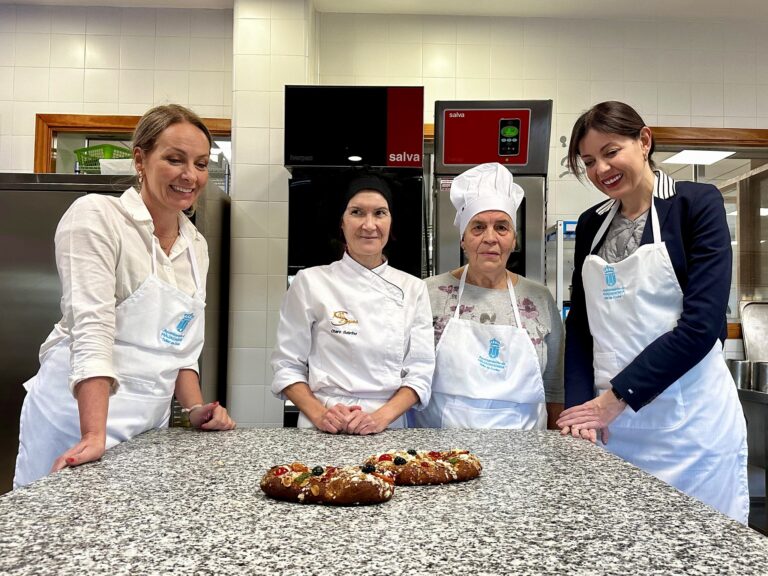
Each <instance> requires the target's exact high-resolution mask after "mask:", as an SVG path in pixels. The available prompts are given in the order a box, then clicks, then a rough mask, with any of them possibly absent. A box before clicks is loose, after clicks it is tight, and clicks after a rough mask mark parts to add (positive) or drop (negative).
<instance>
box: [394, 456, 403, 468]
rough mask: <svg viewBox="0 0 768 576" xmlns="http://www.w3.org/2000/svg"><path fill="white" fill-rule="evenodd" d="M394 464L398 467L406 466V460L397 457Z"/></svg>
mask: <svg viewBox="0 0 768 576" xmlns="http://www.w3.org/2000/svg"><path fill="white" fill-rule="evenodd" d="M394 462H395V464H397V465H398V466H402V465H403V464H405V458H403V457H402V456H395V460H394Z"/></svg>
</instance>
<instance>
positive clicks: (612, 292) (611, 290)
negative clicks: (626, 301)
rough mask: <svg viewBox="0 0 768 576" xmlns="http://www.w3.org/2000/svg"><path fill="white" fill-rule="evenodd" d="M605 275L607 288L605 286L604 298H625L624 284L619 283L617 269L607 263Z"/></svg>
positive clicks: (604, 269)
mask: <svg viewBox="0 0 768 576" xmlns="http://www.w3.org/2000/svg"><path fill="white" fill-rule="evenodd" d="M603 276H604V277H605V285H606V286H607V288H603V300H619V299H621V298H624V286H622V285H617V284H618V279H617V278H616V269H615V268H614V267H613V266H610V265H606V266H605V268H603Z"/></svg>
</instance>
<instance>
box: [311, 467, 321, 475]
mask: <svg viewBox="0 0 768 576" xmlns="http://www.w3.org/2000/svg"><path fill="white" fill-rule="evenodd" d="M323 472H324V470H323V467H322V466H315V467H314V468H312V476H322V474H323Z"/></svg>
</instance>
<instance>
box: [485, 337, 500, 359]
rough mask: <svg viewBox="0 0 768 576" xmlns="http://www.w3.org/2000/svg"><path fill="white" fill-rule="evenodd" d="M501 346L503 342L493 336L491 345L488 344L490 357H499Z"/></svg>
mask: <svg viewBox="0 0 768 576" xmlns="http://www.w3.org/2000/svg"><path fill="white" fill-rule="evenodd" d="M500 346H501V342H499V341H498V340H496V338H491V341H490V346H488V356H489V357H490V358H498V357H499V347H500Z"/></svg>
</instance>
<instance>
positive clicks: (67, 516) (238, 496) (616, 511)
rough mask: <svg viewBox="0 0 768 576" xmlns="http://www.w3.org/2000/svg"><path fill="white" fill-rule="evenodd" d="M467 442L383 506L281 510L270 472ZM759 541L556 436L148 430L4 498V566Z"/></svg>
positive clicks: (497, 563)
mask: <svg viewBox="0 0 768 576" xmlns="http://www.w3.org/2000/svg"><path fill="white" fill-rule="evenodd" d="M453 447H461V448H467V449H469V450H472V451H473V452H475V453H476V454H477V455H478V456H479V457H480V458H481V460H482V462H483V465H484V470H483V475H482V476H481V477H480V478H479V479H477V480H474V481H471V482H467V483H463V484H452V485H447V486H427V487H410V488H409V487H398V488H397V490H396V492H395V495H394V497H393V499H392V500H391V501H390V502H388V503H386V504H382V505H378V506H366V507H356V508H338V507H325V506H317V505H301V504H291V503H285V502H278V501H275V500H270V499H268V498H266V497H265V496H264V495H263V494H262V493H261V491H260V489H259V487H258V484H259V479H260V478H261V476H262V474H263V473H264V472H265V471H266V469H267V468H269V467H270V466H272V465H274V464H278V463H284V462H291V461H294V460H300V461H303V462H305V463H307V464H309V465H315V464H354V463H358V462H361V461H362V460H363V459H364V458H365V457H366V456H369V455H371V454H373V453H376V452H382V451H385V450H388V449H393V448H417V449H447V448H453ZM766 572H768V539H766V538H765V537H763V536H762V535H760V534H759V533H757V532H755V531H753V530H751V529H749V528H747V527H744V526H741V525H740V524H738V523H736V522H734V521H732V520H730V519H728V518H726V517H725V516H722V515H721V514H719V513H717V512H715V511H714V510H712V509H710V508H708V507H707V506H705V505H703V504H700V503H698V502H696V501H694V500H692V499H690V498H688V497H687V496H685V495H683V494H681V493H680V492H678V491H676V490H674V489H673V488H670V487H668V486H666V485H665V484H663V483H661V482H659V481H657V480H656V479H654V478H652V477H650V476H648V475H647V474H645V473H643V472H642V471H640V470H638V469H636V468H634V467H632V466H630V465H628V464H626V463H624V462H622V461H620V460H619V459H617V458H615V457H613V456H611V455H610V454H608V453H606V452H604V451H603V450H602V449H600V448H597V447H595V446H592V445H591V444H589V443H587V442H585V441H577V440H574V439H572V438H562V437H560V436H559V435H558V434H557V433H555V432H512V431H502V430H492V431H447V430H393V431H388V432H385V433H383V434H380V435H378V436H375V437H354V436H331V435H327V434H322V433H319V432H313V431H306V430H296V429H285V430H280V429H271V430H263V429H243V430H235V431H234V432H225V433H202V432H197V431H190V430H184V429H170V430H158V431H153V432H149V433H147V434H144V435H142V436H140V437H138V438H136V439H134V440H133V441H131V442H128V443H125V444H123V445H121V446H118V447H117V448H115V449H113V450H111V451H109V452H108V453H107V455H106V456H105V457H104V459H103V460H102V461H101V462H98V463H95V464H91V465H87V466H83V467H80V468H77V469H72V470H65V471H64V472H62V473H59V474H56V475H54V476H50V477H48V478H45V479H43V480H41V481H39V482H37V483H35V484H34V485H32V486H30V487H28V488H26V489H23V490H19V491H16V492H13V493H10V494H7V495H5V496H3V497H0V574H9V575H11V574H40V575H47V574H51V575H53V574H55V575H57V576H60V575H65V574H89V575H90V574H130V575H144V574H171V573H178V574H201V575H202V574H287V575H290V574H297V575H298V574H345V575H365V576H371V575H374V574H375V575H379V574H386V575H395V574H456V575H459V574H462V575H463V574H532V575H534V574H535V575H539V574H726V573H727V574H764V573H766Z"/></svg>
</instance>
